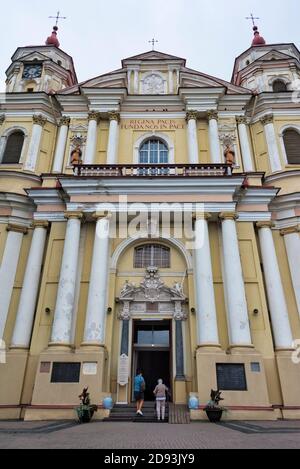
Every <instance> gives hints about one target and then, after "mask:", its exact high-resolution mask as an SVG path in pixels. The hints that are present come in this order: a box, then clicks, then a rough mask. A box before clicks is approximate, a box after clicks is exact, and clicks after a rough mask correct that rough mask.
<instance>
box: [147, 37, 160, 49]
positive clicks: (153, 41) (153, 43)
mask: <svg viewBox="0 0 300 469" xmlns="http://www.w3.org/2000/svg"><path fill="white" fill-rule="evenodd" d="M148 42H149V43H150V44H152V50H154V46H155V43H156V42H158V41H157V40H156V39H154V38H152V39H151V41H148Z"/></svg>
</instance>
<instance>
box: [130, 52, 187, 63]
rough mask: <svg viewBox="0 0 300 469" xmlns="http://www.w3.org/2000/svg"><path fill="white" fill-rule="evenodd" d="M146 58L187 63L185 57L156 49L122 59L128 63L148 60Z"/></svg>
mask: <svg viewBox="0 0 300 469" xmlns="http://www.w3.org/2000/svg"><path fill="white" fill-rule="evenodd" d="M146 60H170V61H176V62H178V61H180V62H184V63H185V59H184V58H182V57H177V56H175V55H171V54H166V53H164V52H159V51H156V50H151V51H148V52H143V53H142V54H138V55H134V56H132V57H128V58H126V59H124V60H123V61H122V63H123V64H125V65H126V63H127V62H131V61H146Z"/></svg>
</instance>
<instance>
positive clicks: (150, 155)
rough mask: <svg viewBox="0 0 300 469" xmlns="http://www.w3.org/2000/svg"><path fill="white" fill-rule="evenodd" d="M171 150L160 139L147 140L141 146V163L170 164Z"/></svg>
mask: <svg viewBox="0 0 300 469" xmlns="http://www.w3.org/2000/svg"><path fill="white" fill-rule="evenodd" d="M168 163H169V150H168V147H167V145H166V144H165V143H164V142H163V141H162V140H159V139H149V140H146V141H145V142H144V143H143V144H142V146H141V148H140V164H168Z"/></svg>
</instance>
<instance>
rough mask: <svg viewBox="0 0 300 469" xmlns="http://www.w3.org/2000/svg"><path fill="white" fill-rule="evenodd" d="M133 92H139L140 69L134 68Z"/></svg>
mask: <svg viewBox="0 0 300 469" xmlns="http://www.w3.org/2000/svg"><path fill="white" fill-rule="evenodd" d="M133 92H134V94H139V69H135V70H134V80H133Z"/></svg>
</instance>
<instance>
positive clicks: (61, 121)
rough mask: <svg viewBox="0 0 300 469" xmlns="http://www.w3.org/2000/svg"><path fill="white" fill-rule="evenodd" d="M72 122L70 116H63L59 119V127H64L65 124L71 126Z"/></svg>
mask: <svg viewBox="0 0 300 469" xmlns="http://www.w3.org/2000/svg"><path fill="white" fill-rule="evenodd" d="M70 122H71V119H70V117H68V116H63V117H61V119H59V123H58V127H62V126H63V125H67V126H69V125H70Z"/></svg>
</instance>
